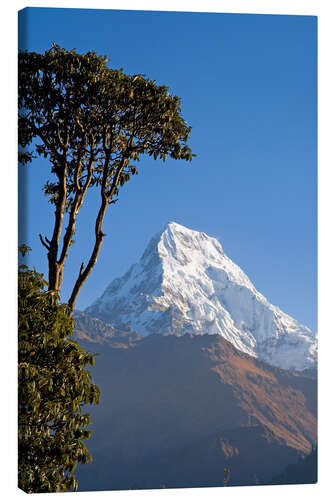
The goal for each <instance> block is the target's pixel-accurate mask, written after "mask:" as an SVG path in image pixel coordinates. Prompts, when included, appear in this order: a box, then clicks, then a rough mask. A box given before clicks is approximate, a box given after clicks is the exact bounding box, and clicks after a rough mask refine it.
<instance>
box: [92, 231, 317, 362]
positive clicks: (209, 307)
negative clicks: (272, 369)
mask: <svg viewBox="0 0 333 500" xmlns="http://www.w3.org/2000/svg"><path fill="white" fill-rule="evenodd" d="M85 312H86V313H87V314H89V315H90V316H93V317H96V318H99V319H101V320H103V321H104V322H107V323H110V324H111V325H112V326H114V327H117V328H124V327H126V326H127V327H128V326H129V327H130V328H131V329H133V330H135V331H136V332H138V333H140V334H141V335H143V336H145V335H149V334H153V333H159V334H162V335H169V334H172V335H178V336H180V335H184V334H195V335H198V334H199V335H200V334H207V333H208V334H220V335H222V337H224V338H225V339H226V340H228V341H229V342H231V343H232V344H233V345H234V346H235V347H236V348H237V349H239V350H240V351H243V352H245V353H247V354H250V355H251V356H254V357H258V358H259V359H261V360H264V361H266V362H268V363H270V364H272V365H276V366H279V367H281V368H284V369H296V370H303V369H306V368H314V367H315V366H316V352H317V351H316V349H317V347H316V335H315V334H314V333H313V332H311V331H310V330H309V329H308V328H307V327H305V326H302V325H300V324H299V323H298V322H297V321H296V320H295V319H293V318H291V317H290V316H288V315H287V314H285V313H284V312H282V311H281V310H280V309H279V308H278V307H276V306H273V305H272V304H270V303H269V302H268V301H267V299H266V298H265V297H264V296H263V295H262V294H261V293H259V292H258V291H257V290H256V289H255V287H254V286H253V284H252V283H251V281H250V280H249V278H248V277H247V276H246V274H245V273H244V272H243V271H242V270H241V269H240V268H239V267H238V266H237V265H236V264H235V263H234V262H233V261H232V260H231V259H230V258H229V257H227V255H226V254H225V253H224V251H223V248H222V246H221V244H220V243H219V241H218V240H216V239H215V238H211V237H209V236H207V234H205V233H202V232H198V231H193V230H191V229H188V228H186V227H184V226H181V225H180V224H177V223H175V222H170V223H169V224H167V226H166V227H165V228H164V229H163V230H162V231H161V232H159V233H158V234H157V235H156V236H154V237H153V238H152V239H151V241H150V243H149V244H148V246H147V248H146V250H145V251H144V253H143V255H142V257H141V259H140V261H139V262H138V263H137V264H134V265H132V266H131V267H130V269H129V270H128V271H127V273H126V274H125V275H124V276H122V277H121V278H117V279H115V280H113V281H112V282H111V283H110V285H109V286H108V287H107V288H106V290H105V291H104V293H103V295H102V296H101V297H100V298H99V299H97V300H96V301H95V302H94V303H93V304H92V305H91V306H90V307H88V308H87V309H86V311H85Z"/></svg>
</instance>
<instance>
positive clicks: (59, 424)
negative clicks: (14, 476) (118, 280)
mask: <svg viewBox="0 0 333 500" xmlns="http://www.w3.org/2000/svg"><path fill="white" fill-rule="evenodd" d="M45 284H47V283H46V282H45V281H44V280H43V275H41V274H38V273H37V272H36V271H35V270H30V269H28V268H27V267H26V266H20V269H19V279H18V285H19V287H18V292H19V293H18V310H19V321H18V327H19V337H18V389H19V390H18V475H19V477H18V481H19V487H20V488H21V489H23V490H24V491H25V492H27V493H43V492H44V493H47V492H59V491H68V490H72V489H73V490H76V489H77V481H76V480H75V477H74V471H75V468H76V464H77V462H80V463H88V462H89V461H91V456H90V454H89V452H88V450H87V448H86V446H85V444H84V442H83V441H84V440H85V439H89V437H90V433H91V432H92V431H90V430H88V429H87V427H88V425H89V423H90V416H89V414H85V413H83V412H82V410H83V405H85V404H88V403H90V404H92V403H98V400H99V389H98V387H97V386H96V385H94V384H93V383H92V382H91V376H90V373H89V371H88V370H86V369H85V366H87V365H89V364H90V365H93V364H94V356H93V355H92V354H91V353H88V352H85V351H84V350H83V349H82V348H81V347H80V346H79V345H78V344H77V343H76V342H75V341H74V340H73V339H72V338H71V336H72V332H73V319H71V317H70V315H69V314H68V306H67V305H64V304H62V305H60V304H59V302H58V296H57V293H56V292H54V291H44V290H43V289H44V286H45Z"/></svg>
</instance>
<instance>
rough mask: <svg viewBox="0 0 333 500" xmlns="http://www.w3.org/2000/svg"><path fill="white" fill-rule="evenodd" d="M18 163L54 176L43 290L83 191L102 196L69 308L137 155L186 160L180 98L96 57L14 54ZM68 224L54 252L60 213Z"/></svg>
mask: <svg viewBox="0 0 333 500" xmlns="http://www.w3.org/2000/svg"><path fill="white" fill-rule="evenodd" d="M18 124H19V135H18V137H19V160H20V162H21V163H22V164H23V165H25V164H27V163H29V162H31V161H32V159H33V158H35V157H36V156H42V157H45V158H46V159H48V160H49V164H50V167H51V168H50V171H51V173H52V174H53V175H52V176H51V177H50V178H49V179H48V180H47V182H46V184H45V186H44V193H45V195H46V196H47V197H48V199H49V201H50V202H51V203H52V204H53V205H55V220H54V227H53V232H52V235H51V237H50V238H47V237H44V238H43V237H42V236H41V235H40V239H41V242H42V244H43V245H44V247H45V248H46V249H47V251H48V262H49V278H48V281H49V289H50V290H56V291H59V290H60V287H61V283H62V275H63V268H64V263H65V260H66V258H67V255H68V250H69V247H70V246H71V245H72V243H73V242H74V240H73V236H74V234H75V226H76V220H77V216H78V213H79V210H80V209H81V207H82V204H83V202H84V200H85V196H86V194H87V191H88V189H89V188H91V187H93V186H95V187H98V188H99V190H100V206H99V208H98V211H97V215H96V222H95V228H94V232H95V243H94V246H93V249H92V251H91V255H90V258H89V259H88V262H87V264H86V265H84V263H82V265H81V268H80V271H79V276H78V278H77V280H76V282H75V285H74V287H73V292H72V295H71V297H70V299H69V301H68V304H69V306H70V307H71V308H73V307H74V303H75V300H76V297H77V295H78V293H79V291H80V288H81V287H82V285H83V283H84V282H85V280H86V279H87V277H88V275H89V273H90V272H91V270H92V268H93V266H94V265H95V263H96V261H97V257H98V254H99V251H100V247H101V244H102V241H103V238H104V236H105V234H104V233H103V230H102V222H103V219H104V215H105V212H106V208H107V206H108V205H110V204H111V203H115V202H116V201H117V196H118V194H119V187H120V186H122V185H123V184H124V183H125V182H127V181H128V180H129V179H130V178H131V176H132V175H134V174H137V173H138V166H137V165H138V164H137V162H138V160H139V159H140V156H141V155H142V154H147V155H149V156H152V157H153V158H154V159H157V158H160V159H162V160H163V161H165V160H166V159H167V157H171V158H173V159H176V160H178V159H183V160H187V161H190V160H191V159H192V156H193V155H192V151H191V149H190V148H189V147H188V146H187V144H186V143H187V140H188V138H189V134H190V131H191V127H190V126H189V125H188V124H187V123H186V122H185V121H184V119H183V118H182V116H181V109H180V99H179V97H177V96H172V95H171V94H170V93H169V91H168V88H167V87H166V86H159V85H157V84H156V82H155V81H153V80H150V79H149V78H146V77H144V76H143V75H140V74H137V75H132V76H129V75H125V74H124V73H123V71H122V70H121V69H120V70H115V69H110V68H109V67H108V66H107V59H106V58H105V57H101V56H97V54H96V53H95V52H88V53H86V54H78V53H77V52H76V51H75V50H64V49H62V48H60V47H58V46H57V45H55V44H53V45H52V47H51V49H50V50H48V51H46V52H45V53H43V54H39V53H36V52H20V54H19V119H18ZM66 213H68V225H67V227H66V230H65V232H64V235H63V243H62V245H60V238H61V235H62V226H63V220H64V216H65V214H66Z"/></svg>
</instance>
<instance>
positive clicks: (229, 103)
mask: <svg viewBox="0 0 333 500" xmlns="http://www.w3.org/2000/svg"><path fill="white" fill-rule="evenodd" d="M23 20H24V26H25V27H24V29H23V30H21V40H22V46H23V47H24V48H27V49H28V50H34V51H44V50H46V49H48V48H49V47H50V45H51V43H52V41H55V42H56V43H57V44H58V45H60V46H62V47H65V48H66V49H72V48H76V49H77V51H78V52H86V51H88V50H95V51H96V52H97V53H98V54H101V55H106V56H107V57H108V58H109V59H110V62H109V65H110V66H111V67H114V68H119V67H122V68H123V69H124V72H125V73H130V74H134V73H143V74H146V75H147V76H148V77H149V78H151V79H154V80H156V81H157V83H158V84H165V85H168V86H169V87H170V90H171V93H173V94H176V95H178V96H180V98H181V100H182V114H183V116H184V118H185V120H187V121H188V122H189V123H190V124H191V125H192V127H193V130H192V135H191V139H190V143H189V144H190V146H191V148H192V149H193V151H194V152H195V153H196V154H197V155H198V156H197V158H195V159H194V160H193V162H192V163H191V164H188V163H186V162H176V161H167V162H166V163H165V164H163V163H161V162H158V161H156V162H154V161H153V160H150V159H147V158H142V159H141V162H140V163H139V167H140V173H139V175H138V176H136V177H134V178H133V179H132V180H131V181H130V182H129V183H127V184H125V186H124V187H123V188H122V189H121V192H120V196H119V202H118V204H116V205H115V206H112V207H110V210H109V212H108V214H107V216H106V219H105V223H104V232H105V233H107V235H108V236H107V237H106V238H105V240H104V244H103V247H102V250H101V254H100V257H99V260H98V263H97V265H96V267H95V269H94V270H93V272H92V275H91V276H90V277H89V279H88V282H87V283H86V285H85V286H84V288H83V289H82V292H81V294H80V296H79V298H78V302H77V307H78V308H84V307H86V306H87V305H89V304H90V303H91V302H92V300H94V299H95V298H96V297H97V296H98V295H100V294H101V293H102V291H103V290H104V288H105V286H106V285H108V284H109V282H110V281H111V280H112V279H113V278H114V277H117V276H119V275H120V274H122V273H124V272H125V271H126V270H127V268H128V267H129V265H131V264H132V263H133V262H135V261H137V260H138V258H139V257H140V256H141V254H142V252H143V250H144V248H145V246H146V244H147V243H148V241H149V239H150V237H151V236H152V235H153V234H154V233H156V232H157V231H159V230H160V229H161V228H162V227H163V226H164V225H165V224H166V223H167V222H168V221H171V220H174V221H176V222H179V223H180V224H184V225H185V226H188V227H190V228H192V229H197V230H200V231H204V232H206V233H207V234H209V235H211V236H215V237H217V238H218V239H219V240H220V242H221V244H222V246H223V248H224V250H225V252H226V253H227V254H228V255H229V257H231V258H232V259H233V260H234V261H235V262H236V263H237V264H238V265H240V266H241V268H242V269H243V270H244V271H245V272H246V273H247V274H248V276H249V277H250V279H251V280H252V281H253V283H254V285H255V286H256V287H257V289H258V290H259V291H260V292H262V293H263V294H264V295H265V296H266V297H267V298H268V300H270V301H271V302H272V303H274V304H276V305H278V306H279V307H281V309H282V310H283V311H285V312H287V313H288V314H290V315H292V316H293V317H295V318H296V319H297V320H298V321H300V322H301V323H303V324H305V325H307V326H309V327H310V328H312V329H314V330H315V329H316V321H317V316H316V314H317V311H316V309H317V307H316V301H317V272H316V266H317V242H316V236H317V209H316V204H317V171H316V168H317V164H316V160H317V158H316V148H317V142H316V129H317V116H316V106H317V97H316V93H317V82H316V65H317V56H316V52H317V46H316V30H317V22H316V18H315V17H312V16H282V15H277V16H273V15H239V14H234V15H233V14H201V13H200V14H199V13H167V12H163V13H162V12H144V11H142V12H139V11H113V10H100V11H98V10H79V9H41V8H30V9H28V10H25V11H24V16H22V21H23ZM22 28H23V26H22ZM47 172H48V167H47V164H45V162H42V161H39V160H38V161H35V162H34V163H33V164H32V165H30V166H29V167H28V169H27V171H26V174H27V175H26V177H25V181H24V189H25V192H26V197H27V200H28V203H27V205H26V218H27V221H28V222H27V224H26V234H25V239H26V240H27V241H26V242H27V243H28V244H29V245H30V246H31V247H32V249H33V251H32V253H31V256H30V260H29V263H30V264H31V265H35V266H36V268H37V269H38V270H40V271H41V272H45V273H46V271H47V259H46V254H45V252H44V249H43V248H42V247H41V245H40V242H39V239H38V234H39V233H42V234H46V235H50V231H51V223H52V222H53V219H52V217H53V214H52V209H51V207H50V206H49V205H48V203H47V201H46V199H45V198H44V197H43V195H42V193H41V187H42V186H43V184H44V183H45V180H46V179H47ZM88 201H89V204H88V205H87V206H86V207H85V208H84V210H82V213H81V217H80V220H79V223H78V229H77V238H76V244H75V245H74V246H73V247H72V249H71V250H72V253H71V256H70V258H69V260H68V263H67V266H66V278H65V282H64V286H63V299H64V300H66V298H68V295H69V293H70V290H71V287H72V285H73V281H74V277H75V276H76V275H77V272H78V270H79V266H80V263H81V261H84V260H86V259H87V257H88V254H89V249H90V248H91V245H92V235H91V227H92V226H91V225H92V221H93V216H94V213H95V210H96V196H95V194H94V193H91V196H90V198H89V200H88Z"/></svg>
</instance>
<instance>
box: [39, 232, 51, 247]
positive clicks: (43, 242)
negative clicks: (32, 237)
mask: <svg viewBox="0 0 333 500" xmlns="http://www.w3.org/2000/svg"><path fill="white" fill-rule="evenodd" d="M39 239H40V241H41V243H42V245H43V246H44V247H45V248H46V250H48V251H50V246H49V245H47V243H45V241H44V240H43V236H42V235H41V234H40V235H39ZM45 239H46V241H48V243H50V241H49V240H48V239H47V238H46V237H45Z"/></svg>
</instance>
